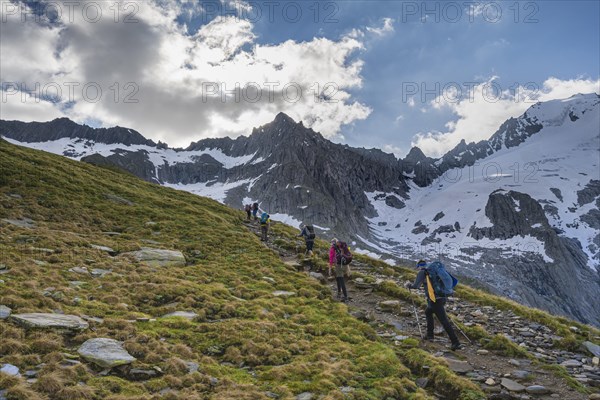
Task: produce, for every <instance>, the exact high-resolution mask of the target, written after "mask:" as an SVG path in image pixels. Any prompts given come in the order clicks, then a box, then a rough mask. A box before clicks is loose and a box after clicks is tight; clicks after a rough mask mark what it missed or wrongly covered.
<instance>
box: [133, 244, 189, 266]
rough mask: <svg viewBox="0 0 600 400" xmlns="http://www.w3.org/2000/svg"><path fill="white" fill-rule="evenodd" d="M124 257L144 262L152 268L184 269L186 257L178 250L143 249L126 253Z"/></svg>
mask: <svg viewBox="0 0 600 400" xmlns="http://www.w3.org/2000/svg"><path fill="white" fill-rule="evenodd" d="M123 255H124V256H132V257H133V258H135V259H136V260H138V261H141V262H144V263H146V264H148V265H150V266H152V267H183V266H185V263H186V261H185V257H184V255H183V253H182V252H180V251H177V250H162V249H151V248H146V247H145V248H142V249H141V250H138V251H133V252H129V253H124V254H123Z"/></svg>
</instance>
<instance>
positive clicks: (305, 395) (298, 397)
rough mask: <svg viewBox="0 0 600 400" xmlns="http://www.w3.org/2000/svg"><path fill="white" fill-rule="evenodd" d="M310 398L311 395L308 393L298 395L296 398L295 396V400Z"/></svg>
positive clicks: (308, 399)
mask: <svg viewBox="0 0 600 400" xmlns="http://www.w3.org/2000/svg"><path fill="white" fill-rule="evenodd" d="M312 398H313V394H312V393H310V392H304V393H300V394H299V395H298V396H296V400H312Z"/></svg>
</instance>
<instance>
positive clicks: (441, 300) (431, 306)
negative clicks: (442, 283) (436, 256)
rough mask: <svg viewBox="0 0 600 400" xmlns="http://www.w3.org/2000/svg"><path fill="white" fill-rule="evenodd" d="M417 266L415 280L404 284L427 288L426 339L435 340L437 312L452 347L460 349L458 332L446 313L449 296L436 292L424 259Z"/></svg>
mask: <svg viewBox="0 0 600 400" xmlns="http://www.w3.org/2000/svg"><path fill="white" fill-rule="evenodd" d="M432 264H434V263H432ZM417 268H419V272H418V273H417V278H416V279H415V282H414V283H411V282H410V281H407V282H406V283H405V284H404V287H406V288H407V289H419V288H420V287H421V286H423V288H424V289H425V296H426V297H427V309H426V310H425V318H426V319H427V336H425V340H430V341H433V314H435V316H436V317H437V319H438V320H439V321H440V323H441V324H442V326H443V327H444V330H445V331H446V333H447V334H448V337H449V338H450V342H451V343H452V345H451V346H450V348H451V349H452V350H458V349H460V348H461V347H462V345H461V344H460V342H459V340H458V337H457V336H456V333H455V332H454V329H453V328H452V325H451V324H450V320H449V319H448V315H447V314H446V310H445V308H444V306H445V304H446V300H447V297H446V296H444V294H442V293H439V292H438V293H435V291H434V289H433V287H432V284H431V279H430V276H429V272H428V270H427V268H428V265H427V263H426V262H425V261H424V260H419V262H418V263H417Z"/></svg>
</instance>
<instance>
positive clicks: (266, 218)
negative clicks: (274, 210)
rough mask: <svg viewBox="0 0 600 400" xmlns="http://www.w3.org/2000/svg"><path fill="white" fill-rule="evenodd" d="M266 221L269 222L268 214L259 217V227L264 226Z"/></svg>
mask: <svg viewBox="0 0 600 400" xmlns="http://www.w3.org/2000/svg"><path fill="white" fill-rule="evenodd" d="M268 221H269V214H267V213H262V215H261V216H260V223H261V225H266V224H267V222H268Z"/></svg>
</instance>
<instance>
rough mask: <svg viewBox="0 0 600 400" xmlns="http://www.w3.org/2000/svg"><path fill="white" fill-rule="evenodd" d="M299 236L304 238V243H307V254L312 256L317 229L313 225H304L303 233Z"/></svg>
mask: <svg viewBox="0 0 600 400" xmlns="http://www.w3.org/2000/svg"><path fill="white" fill-rule="evenodd" d="M298 236H302V237H304V241H305V242H306V254H308V255H309V256H312V254H313V247H314V245H315V238H316V236H315V229H314V228H313V227H312V225H302V232H300V234H299V235H298Z"/></svg>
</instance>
